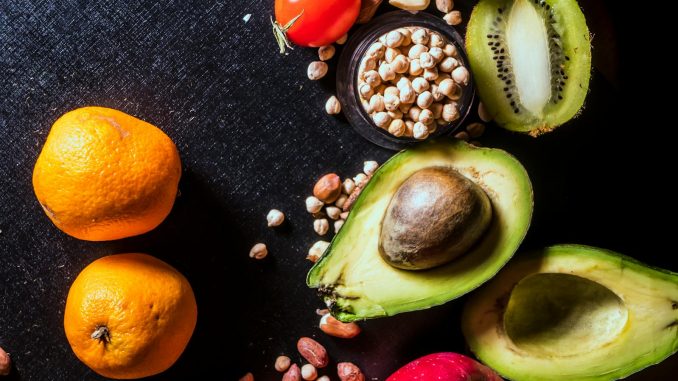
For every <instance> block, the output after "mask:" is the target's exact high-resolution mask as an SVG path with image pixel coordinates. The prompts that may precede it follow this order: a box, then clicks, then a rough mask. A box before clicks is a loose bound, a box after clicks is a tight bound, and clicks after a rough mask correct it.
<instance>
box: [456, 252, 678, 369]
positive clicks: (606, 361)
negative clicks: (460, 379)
mask: <svg viewBox="0 0 678 381" xmlns="http://www.w3.org/2000/svg"><path fill="white" fill-rule="evenodd" d="M462 329H463V332H464V336H465V337H466V340H467V342H468V344H469V347H470V348H471V350H472V351H473V352H474V353H475V354H476V355H477V356H478V358H479V359H480V360H481V361H483V362H484V363H485V364H487V365H488V366H490V367H491V368H493V369H494V370H496V371H497V372H498V373H499V374H501V375H502V376H503V377H505V378H508V379H511V380H520V381H532V380H535V381H536V380H568V381H583V380H586V381H603V380H616V379H620V378H624V377H627V376H629V375H631V374H633V373H635V372H637V371H639V370H641V369H643V368H646V367H648V366H650V365H654V364H657V363H659V362H661V361H662V360H664V359H666V358H667V357H669V356H670V355H671V354H673V353H675V352H676V351H677V350H678V274H677V273H672V272H669V271H666V270H661V269H655V268H651V267H648V266H645V265H643V264H642V263H639V262H637V261H636V260H634V259H632V258H628V257H625V256H623V255H620V254H617V253H614V252H612V251H608V250H604V249H598V248H594V247H588V246H579V245H560V246H553V247H550V248H547V249H545V250H543V251H542V252H540V253H536V254H535V255H534V256H532V257H527V258H524V259H522V260H517V261H513V262H511V263H510V264H509V265H508V266H506V267H505V268H504V269H503V270H502V271H501V272H500V273H499V274H498V275H497V276H496V277H495V278H494V279H492V281H490V282H488V283H487V285H485V286H483V287H482V288H481V289H479V290H478V292H477V293H475V294H473V295H472V296H471V297H470V299H469V302H468V304H467V305H466V307H465V309H464V313H463V316H462Z"/></svg>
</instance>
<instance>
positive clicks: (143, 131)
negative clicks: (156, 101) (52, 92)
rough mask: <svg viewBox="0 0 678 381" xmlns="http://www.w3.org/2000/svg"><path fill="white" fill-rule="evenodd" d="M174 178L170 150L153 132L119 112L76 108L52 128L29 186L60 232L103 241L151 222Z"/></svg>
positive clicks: (166, 205) (162, 209) (158, 217)
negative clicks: (31, 183) (31, 185)
mask: <svg viewBox="0 0 678 381" xmlns="http://www.w3.org/2000/svg"><path fill="white" fill-rule="evenodd" d="M180 177H181V161H180V159H179V153H178V151H177V147H176V146H175V145H174V143H173V142H172V140H171V139H170V138H169V137H168V136H167V135H165V133H164V132H162V131H161V130H160V129H158V128H157V127H155V126H153V125H151V124H149V123H146V122H144V121H143V120H140V119H137V118H135V117H133V116H131V115H127V114H125V113H123V112H121V111H118V110H113V109H109V108H103V107H83V108H79V109H76V110H73V111H71V112H68V113H66V114H64V115H63V116H62V117H60V118H59V119H58V120H57V121H56V122H55V123H54V125H53V126H52V129H51V131H50V133H49V136H47V141H46V142H45V146H44V147H43V149H42V152H40V156H39V157H38V161H37V163H36V164H35V168H34V170H33V188H34V190H35V195H36V196H37V197H38V201H40V205H42V208H43V209H44V210H45V213H47V216H49V218H50V219H51V220H52V222H54V224H55V225H56V226H57V227H58V228H59V229H61V230H63V231H64V232H65V233H67V234H70V235H72V236H74V237H76V238H80V239H84V240H89V241H106V240H113V239H119V238H124V237H130V236H134V235H138V234H143V233H146V232H148V231H150V230H152V229H154V228H155V227H156V226H158V225H159V224H160V223H161V222H162V221H163V220H164V219H165V217H167V215H168V214H169V212H170V210H171V209H172V205H173V204H174V200H175V198H176V194H177V187H178V184H179V178H180Z"/></svg>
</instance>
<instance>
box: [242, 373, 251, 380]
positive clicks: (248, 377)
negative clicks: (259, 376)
mask: <svg viewBox="0 0 678 381" xmlns="http://www.w3.org/2000/svg"><path fill="white" fill-rule="evenodd" d="M240 381H254V375H253V374H252V373H247V374H245V375H244V376H242V377H240Z"/></svg>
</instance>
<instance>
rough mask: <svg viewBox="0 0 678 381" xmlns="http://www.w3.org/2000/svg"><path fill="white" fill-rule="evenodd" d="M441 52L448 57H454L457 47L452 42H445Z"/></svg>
mask: <svg viewBox="0 0 678 381" xmlns="http://www.w3.org/2000/svg"><path fill="white" fill-rule="evenodd" d="M443 52H444V53H445V55H446V56H448V57H456V56H457V47H456V46H454V44H445V47H444V48H443Z"/></svg>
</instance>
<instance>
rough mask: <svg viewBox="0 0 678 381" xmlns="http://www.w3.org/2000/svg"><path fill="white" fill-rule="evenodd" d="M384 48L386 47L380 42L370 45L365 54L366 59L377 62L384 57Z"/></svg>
mask: <svg viewBox="0 0 678 381" xmlns="http://www.w3.org/2000/svg"><path fill="white" fill-rule="evenodd" d="M385 48H386V47H385V46H384V44H382V43H381V42H375V43H374V44H372V45H370V47H369V48H367V52H366V53H365V54H367V56H368V57H372V58H375V59H377V60H378V59H380V58H381V57H383V56H384V51H385Z"/></svg>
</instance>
